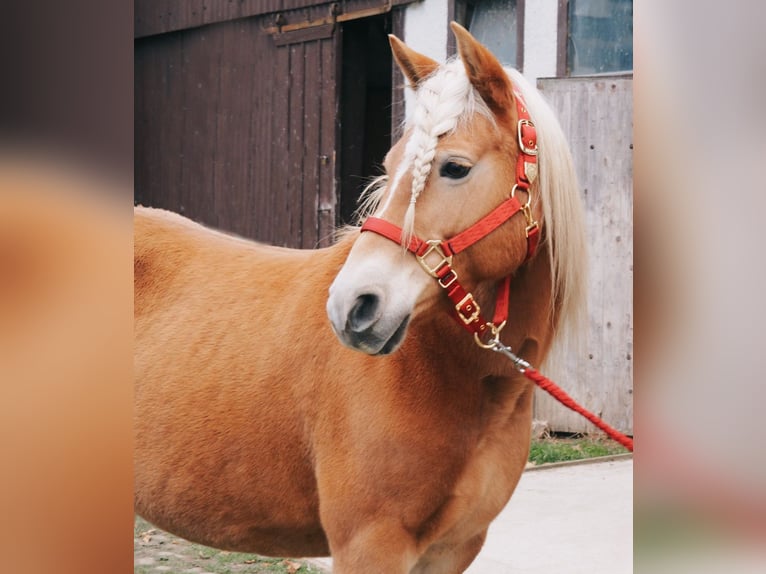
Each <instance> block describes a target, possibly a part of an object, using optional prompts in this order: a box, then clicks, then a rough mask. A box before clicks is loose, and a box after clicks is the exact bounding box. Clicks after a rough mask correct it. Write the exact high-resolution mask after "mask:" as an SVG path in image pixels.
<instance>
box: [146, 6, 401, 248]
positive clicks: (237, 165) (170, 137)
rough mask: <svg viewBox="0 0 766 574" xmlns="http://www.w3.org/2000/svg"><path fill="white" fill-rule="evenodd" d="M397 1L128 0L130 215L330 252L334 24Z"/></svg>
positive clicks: (337, 71)
mask: <svg viewBox="0 0 766 574" xmlns="http://www.w3.org/2000/svg"><path fill="white" fill-rule="evenodd" d="M409 1H411V0H394V1H393V2H392V1H390V0H345V1H342V2H327V1H320V0H258V1H257V2H256V1H254V0H244V1H240V2H230V1H226V0H206V1H204V2H203V1H201V0H200V1H192V0H186V1H182V0H164V1H157V0H137V1H136V3H135V36H136V39H135V186H136V192H135V200H136V202H137V203H141V204H143V205H151V206H155V207H163V208H166V209H170V210H172V211H176V212H178V213H182V214H184V215H186V216H188V217H190V218H192V219H194V220H196V221H199V222H202V223H204V224H206V225H210V226H213V227H217V228H220V229H225V230H229V231H232V232H234V233H237V234H239V235H242V236H245V237H250V238H253V239H256V240H258V241H263V242H267V243H272V244H275V245H284V246H289V247H304V248H312V247H317V246H322V245H327V244H329V243H330V242H331V240H332V235H333V231H334V229H335V227H336V224H337V223H338V222H339V215H340V209H339V197H341V194H340V189H339V179H340V176H339V174H340V165H341V164H340V153H341V145H340V117H339V116H340V115H339V113H338V102H339V97H340V92H341V79H340V75H341V61H340V60H341V56H342V50H341V42H342V31H343V23H344V22H351V21H352V20H358V19H360V18H369V17H374V16H376V15H380V14H386V13H389V12H390V11H391V10H392V9H393V10H396V8H395V7H396V6H397V5H400V4H405V3H407V2H409ZM360 175H366V174H360Z"/></svg>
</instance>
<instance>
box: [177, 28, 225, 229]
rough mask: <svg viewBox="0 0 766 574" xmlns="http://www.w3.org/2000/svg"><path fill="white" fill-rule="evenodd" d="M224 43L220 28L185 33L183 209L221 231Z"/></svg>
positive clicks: (193, 217) (200, 29)
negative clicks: (218, 174)
mask: <svg viewBox="0 0 766 574" xmlns="http://www.w3.org/2000/svg"><path fill="white" fill-rule="evenodd" d="M222 40H223V34H222V31H221V28H220V26H208V27H204V28H199V29H194V30H189V31H185V32H183V82H182V83H183V86H184V96H183V100H182V107H183V109H184V110H185V114H184V119H185V121H184V123H183V126H182V139H181V141H182V146H181V150H182V154H183V161H182V164H181V165H182V169H181V178H180V187H181V197H182V202H183V203H182V205H183V211H184V213H185V214H186V215H188V216H189V217H191V218H192V219H195V220H196V221H200V222H203V223H205V224H206V225H210V226H213V227H219V222H218V217H217V214H216V210H215V193H214V185H215V171H216V168H217V166H216V159H217V122H218V109H219V106H220V79H221V78H220V67H221V46H222Z"/></svg>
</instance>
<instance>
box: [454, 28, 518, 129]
mask: <svg viewBox="0 0 766 574" xmlns="http://www.w3.org/2000/svg"><path fill="white" fill-rule="evenodd" d="M450 27H451V28H452V32H453V33H454V34H455V39H456V40H457V50H458V53H459V54H460V59H461V60H462V61H463V65H464V66H465V72H466V74H467V75H468V79H469V80H470V82H471V85H472V86H473V87H474V88H475V89H476V91H477V92H479V95H480V96H481V98H482V99H483V100H484V101H485V102H486V104H487V105H488V106H489V108H490V109H491V110H492V111H493V112H494V113H495V115H498V116H502V115H505V114H507V113H508V112H509V111H510V110H512V109H513V104H514V98H513V87H512V85H511V80H510V79H509V78H508V74H506V73H505V70H504V69H503V66H502V64H501V63H500V62H499V61H498V60H497V58H495V56H494V55H493V54H492V52H490V51H489V50H488V49H487V48H485V47H484V46H483V45H481V44H480V43H479V42H478V41H477V40H476V39H475V38H474V37H473V36H471V34H470V32H468V30H466V29H465V28H463V27H462V26H461V25H460V24H458V23H456V22H452V23H451V24H450Z"/></svg>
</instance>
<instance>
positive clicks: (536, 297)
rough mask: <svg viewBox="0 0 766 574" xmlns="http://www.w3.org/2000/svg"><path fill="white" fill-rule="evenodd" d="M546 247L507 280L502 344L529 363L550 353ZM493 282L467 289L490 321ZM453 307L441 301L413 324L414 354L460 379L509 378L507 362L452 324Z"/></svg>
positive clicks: (552, 308) (553, 314) (553, 317)
mask: <svg viewBox="0 0 766 574" xmlns="http://www.w3.org/2000/svg"><path fill="white" fill-rule="evenodd" d="M548 253H549V252H548V248H547V246H546V245H541V246H540V249H539V251H538V253H537V254H536V256H535V257H534V259H532V260H531V261H529V262H528V263H526V264H525V265H523V266H522V267H521V268H519V269H518V270H517V271H516V272H515V273H514V275H513V278H512V280H511V289H510V295H509V308H508V309H509V310H508V322H507V324H506V326H505V328H504V329H503V331H502V334H501V341H502V342H503V343H504V344H505V345H508V346H510V347H511V348H512V349H513V350H514V352H516V353H517V354H519V356H521V357H522V358H523V359H525V360H526V361H528V362H530V363H531V364H532V365H535V366H537V365H539V364H540V363H541V362H542V361H543V360H544V359H545V356H546V355H547V353H548V351H549V350H550V346H551V343H552V340H553V335H554V332H555V326H556V322H557V319H558V313H557V308H556V305H554V304H553V302H552V300H551V293H552V282H551V271H550V264H549V256H548ZM497 286H498V283H497V282H495V281H491V282H485V283H482V284H479V285H477V286H476V287H475V288H474V289H472V291H473V293H474V295H475V297H476V299H477V301H479V304H480V305H482V311H483V313H484V314H485V316H488V317H491V316H492V312H493V304H494V303H493V302H494V300H495V294H496V290H497ZM453 317H454V310H453V308H452V304H451V303H450V301H449V300H448V299H447V298H446V297H440V298H439V301H438V303H437V304H436V305H435V306H433V307H432V308H429V309H426V310H423V312H422V315H421V318H420V320H418V321H415V322H413V325H412V328H411V333H410V335H409V336H410V337H415V338H416V339H417V340H418V341H420V343H421V344H419V345H418V348H419V352H420V353H423V354H425V355H426V356H430V357H431V358H432V360H434V361H435V362H436V363H437V364H444V363H445V362H446V363H449V367H448V368H449V369H450V371H452V372H455V373H460V374H459V376H460V377H466V376H468V377H478V378H484V377H487V376H495V377H509V376H515V375H516V374H517V372H516V371H515V370H514V369H513V366H512V365H511V362H510V361H509V360H508V359H507V358H506V357H504V356H503V355H500V354H499V353H494V352H492V351H490V350H487V349H483V348H481V347H479V346H478V345H477V344H476V343H475V341H474V337H473V335H471V334H470V333H468V332H467V331H466V330H464V329H463V328H462V326H460V325H459V324H458V323H457V322H456V321H455V320H454V318H453Z"/></svg>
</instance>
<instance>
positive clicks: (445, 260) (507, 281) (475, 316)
mask: <svg viewBox="0 0 766 574" xmlns="http://www.w3.org/2000/svg"><path fill="white" fill-rule="evenodd" d="M514 96H515V98H516V110H517V112H518V118H519V120H518V124H517V128H516V129H517V139H518V144H519V158H518V160H517V162H516V181H515V183H514V185H513V188H512V189H511V194H510V197H509V198H508V199H506V200H505V201H504V202H503V203H501V204H500V205H499V206H498V207H496V208H495V209H493V210H492V211H491V212H490V213H489V214H488V215H486V216H484V217H483V218H481V219H480V220H479V221H477V222H476V223H474V224H473V225H472V226H470V227H469V228H468V229H466V230H465V231H462V232H460V233H458V234H457V235H455V236H454V237H452V238H451V239H428V240H423V239H420V238H419V237H417V236H414V235H413V236H412V238H411V239H410V242H409V244H408V245H407V246H406V248H407V250H408V251H410V252H411V253H413V254H414V255H415V257H416V258H417V260H418V263H420V265H421V266H422V267H423V269H424V270H425V271H426V272H427V273H428V274H429V275H431V276H432V277H435V278H436V280H437V282H438V283H439V286H440V287H441V288H442V289H444V290H445V291H446V293H447V296H448V297H449V298H450V300H451V301H452V302H453V304H454V305H455V314H456V316H457V319H458V322H459V323H460V324H461V325H463V327H465V328H466V329H467V330H468V331H469V332H471V333H473V335H474V338H475V339H476V342H477V343H478V344H479V345H480V346H483V347H489V346H491V345H488V344H487V343H486V342H485V340H486V338H487V337H486V336H487V334H489V335H491V340H497V339H498V338H499V334H500V331H501V330H502V329H503V327H504V326H505V323H506V321H507V319H508V303H509V301H508V298H509V294H510V286H511V276H510V275H508V276H507V277H505V278H504V279H502V280H501V281H500V284H499V286H498V289H497V296H496V300H495V314H494V316H493V318H492V321H491V322H490V321H487V320H486V319H485V318H484V317H483V316H482V314H481V308H480V307H479V304H478V303H477V302H476V300H475V299H474V296H473V295H472V294H471V293H470V292H469V291H467V290H466V289H465V288H464V287H463V286H462V285H460V282H459V281H458V276H457V272H456V271H455V270H454V269H453V268H452V257H453V255H456V254H458V253H460V252H461V251H463V250H465V249H466V248H468V247H470V246H471V245H473V244H474V243H476V242H477V241H479V240H480V239H482V238H484V237H486V236H487V235H489V234H490V233H491V232H492V231H494V230H495V229H497V228H498V227H500V225H502V224H503V223H505V222H506V221H508V220H509V219H510V218H511V217H513V216H514V215H516V214H517V213H518V212H519V211H521V212H522V213H523V214H524V217H525V218H526V221H527V228H526V236H527V255H526V258H525V261H527V260H529V259H530V258H531V257H532V256H533V255H534V253H535V250H536V249H537V245H538V243H539V241H540V224H539V223H538V222H537V221H535V219H534V217H533V216H532V208H531V201H532V193H531V190H530V186H531V185H532V182H533V181H534V180H535V177H537V132H536V131H535V126H534V124H533V123H532V120H531V119H530V117H529V112H528V111H527V108H526V103H525V102H524V99H523V98H522V96H521V94H520V93H518V92H517V91H515V90H514ZM517 190H521V191H525V192H526V193H527V201H526V203H525V204H524V205H522V204H521V203H520V202H519V200H518V199H517V198H516V191H517ZM361 231H363V232H364V231H372V232H373V233H377V234H378V235H381V236H383V237H385V238H386V239H390V240H391V241H393V242H394V243H397V244H399V245H401V244H402V228H401V227H398V226H396V225H394V224H393V223H390V222H388V221H385V220H384V219H379V218H377V217H368V218H367V220H366V221H365V222H364V224H363V225H362V228H361Z"/></svg>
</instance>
